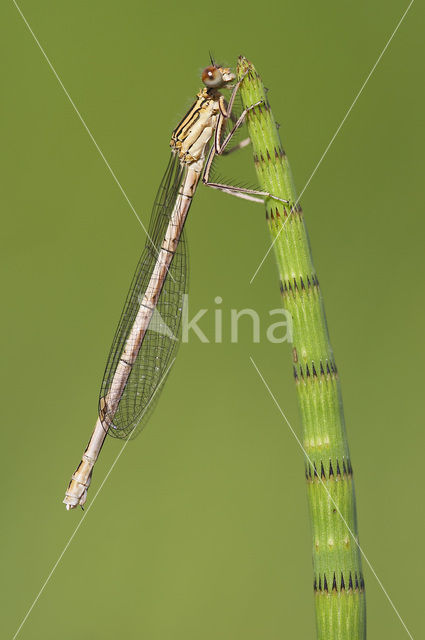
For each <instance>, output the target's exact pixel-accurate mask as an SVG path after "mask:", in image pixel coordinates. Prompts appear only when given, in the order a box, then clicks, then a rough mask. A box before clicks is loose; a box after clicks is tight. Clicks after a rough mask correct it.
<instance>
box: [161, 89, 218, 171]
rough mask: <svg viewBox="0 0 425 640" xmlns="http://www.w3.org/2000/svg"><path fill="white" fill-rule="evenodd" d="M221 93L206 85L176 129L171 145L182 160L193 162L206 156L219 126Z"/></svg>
mask: <svg viewBox="0 0 425 640" xmlns="http://www.w3.org/2000/svg"><path fill="white" fill-rule="evenodd" d="M221 97H222V96H221V94H220V93H219V92H218V91H216V90H215V89H207V88H206V87H204V88H203V89H202V90H201V91H200V92H199V93H198V95H197V100H196V102H195V103H194V104H193V105H192V107H191V108H190V109H189V111H188V112H187V114H186V115H185V116H184V118H183V119H182V120H181V122H180V124H179V125H178V126H177V127H176V128H175V129H174V131H173V134H172V136H171V142H170V146H171V148H172V149H173V151H174V152H175V153H177V154H178V156H179V159H180V162H182V163H184V164H192V163H193V162H197V161H199V160H203V159H204V157H205V149H206V147H207V145H208V144H209V142H210V140H211V138H212V136H213V134H214V131H215V129H216V127H217V119H218V117H219V114H220V98H221Z"/></svg>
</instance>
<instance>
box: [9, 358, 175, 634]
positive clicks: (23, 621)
mask: <svg viewBox="0 0 425 640" xmlns="http://www.w3.org/2000/svg"><path fill="white" fill-rule="evenodd" d="M175 360H176V359H175V358H173V360H172V361H171V364H170V365H169V367H168V369H167V370H166V372H165V373H164V375H163V376H162V378H161V380H160V382H159V384H158V386H157V387H156V389H155V391H154V392H153V394H152V397H151V399H150V400H149V402H148V404H147V405H146V407H145V411H146V410H147V408H148V407H149V405H150V403H151V402H152V400H153V399H154V397H155V395H156V393H157V391H158V389H160V388H161V385H162V383H163V382H164V380H165V378H166V377H167V375H168V372H169V371H170V369H171V367H172V366H173V364H174V362H175ZM131 433H132V432H131V431H130V433H129V434H128V437H127V438H126V440H125V441H124V444H123V446H122V447H121V449H120V450H119V452H118V455H117V456H116V458H115V460H114V461H113V463H112V464H111V466H110V468H109V471H108V473H107V474H106V476H105V477H104V478H103V480H102V483H101V485H100V487H99V489H98V490H97V491H96V493H95V494H94V496H93V498H92V500H91V502H90V504H89V506H88V507H87V509H85V511H84V514H83V517H82V518H81V520H80V521H79V523H78V524H77V526H76V527H75V529H74V531H73V533H72V535H71V536H70V537H69V539H68V542H67V543H66V545H65V546H64V548H63V550H62V551H61V553H60V554H59V557H58V559H57V560H56V562H55V564H54V565H53V567H52V569H51V571H50V573H49V575H48V576H47V578H46V579H45V581H44V582H43V584H42V586H41V589H40V591H39V592H38V593H37V595H36V597H35V598H34V600H33V602H32V604H31V606H30V608H29V609H28V611H27V612H26V614H25V616H24V618H23V620H22V622H21V624H20V625H19V627H18V628H17V630H16V632H15V635H14V636H13V637H12V640H16V638H17V637H18V634H19V632H20V631H21V629H22V627H23V626H24V624H25V623H26V621H27V619H28V617H29V615H30V613H31V611H32V610H33V609H34V607H35V605H36V604H37V602H38V600H39V598H40V596H41V594H42V593H43V591H44V589H45V588H46V587H47V585H48V583H49V582H50V579H51V577H52V576H53V574H54V572H55V571H56V569H57V566H58V564H59V563H60V561H61V560H62V558H63V556H64V555H65V553H66V551H67V550H68V547H69V545H70V544H71V542H72V541H73V539H74V538H75V535H76V533H77V531H78V529H79V528H80V527H81V525H82V524H83V522H84V520H85V519H86V517H87V514H88V512H89V511H90V509H91V508H92V506H93V504H94V501H95V500H96V498H97V496H98V495H99V493H100V492H101V491H102V489H103V485H104V484H105V482H106V481H107V479H108V478H109V476H110V475H111V473H112V470H113V468H114V467H115V465H116V464H117V462H118V460H119V458H120V457H121V454H122V453H123V452H124V449H125V448H126V446H127V445H128V443H129V442H130V436H131Z"/></svg>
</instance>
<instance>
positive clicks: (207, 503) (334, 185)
mask: <svg viewBox="0 0 425 640" xmlns="http://www.w3.org/2000/svg"><path fill="white" fill-rule="evenodd" d="M406 6H407V2H400V1H393V0H391V1H389V0H386V1H385V2H384V1H383V0H380V1H379V2H372V3H370V2H356V3H354V2H331V1H327V0H325V1H324V2H320V3H314V2H312V1H311V0H310V1H306V0H301V1H298V2H288V1H285V2H262V3H261V2H244V3H243V4H240V3H238V4H228V3H224V2H219V3H215V4H212V3H208V4H205V3H204V4H202V3H200V2H199V1H197V2H193V1H190V2H183V3H170V2H168V3H160V2H157V3H149V4H147V3H141V2H135V1H129V0H125V1H123V2H120V3H115V2H104V1H103V2H100V1H99V0H96V1H92V2H89V3H87V2H82V1H81V0H78V1H74V2H72V3H63V2H54V1H53V0H52V1H49V2H45V1H42V2H38V3H32V2H29V1H28V0H25V1H23V2H22V5H21V8H22V10H23V12H24V14H25V15H26V17H27V19H28V21H29V23H30V24H31V26H32V28H33V30H34V32H35V34H36V35H37V37H38V38H39V40H40V42H41V44H42V45H43V47H45V50H46V52H47V54H48V56H49V57H50V58H51V60H52V63H53V65H54V66H55V68H56V70H57V72H58V74H59V75H60V77H61V79H62V81H63V82H64V84H65V86H66V88H67V90H68V91H69V93H70V95H71V96H72V98H73V100H74V101H75V103H76V105H77V106H78V108H79V109H80V110H81V113H82V114H83V117H84V118H85V119H86V121H87V124H88V126H89V128H90V129H91V131H92V133H93V135H94V137H95V139H96V141H97V142H98V144H99V145H100V147H101V148H102V150H103V152H104V153H105V156H106V157H107V159H108V161H109V162H110V164H111V166H112V167H113V169H114V171H115V172H116V174H117V176H118V178H119V180H120V181H121V183H122V185H123V188H124V189H125V191H126V193H127V194H128V196H129V198H130V200H131V201H132V203H133V204H134V206H135V208H136V210H137V211H138V213H139V214H140V216H141V218H142V219H143V221H144V222H145V223H147V221H148V218H149V213H150V209H151V205H152V201H153V198H154V195H155V191H156V188H157V184H158V183H159V180H160V178H161V175H162V172H163V170H164V169H165V166H166V163H167V157H168V141H169V136H170V133H171V130H172V129H173V127H174V126H175V125H176V123H177V122H178V121H179V119H180V118H181V116H182V115H183V114H184V113H185V111H186V109H187V108H188V106H189V105H190V104H191V102H192V100H193V96H194V94H195V92H196V91H198V89H199V86H200V82H199V73H200V70H202V68H203V67H204V66H205V65H206V64H208V50H209V49H211V50H212V51H213V52H214V54H215V56H216V57H217V59H218V60H219V61H222V62H225V63H228V64H232V65H234V64H235V62H236V58H237V55H239V54H241V53H243V54H244V55H246V56H247V57H248V58H249V59H251V60H252V61H253V62H254V64H255V65H256V67H257V68H258V70H259V71H260V73H261V74H262V76H263V79H264V82H265V84H266V86H268V87H269V88H270V90H271V91H270V94H269V96H270V101H271V103H272V107H273V111H274V114H275V117H276V119H277V120H278V121H279V122H280V123H281V135H282V139H283V144H284V147H285V149H286V151H287V153H288V155H289V158H290V160H291V163H292V168H293V172H294V176H295V181H296V184H297V186H298V189H299V190H301V188H302V187H303V186H304V184H305V183H306V181H307V179H308V178H309V176H310V174H311V172H312V170H313V169H314V167H315V165H316V163H317V162H318V160H319V158H320V156H321V155H322V153H323V151H324V149H325V147H326V146H327V144H328V142H329V140H330V138H331V137H332V135H333V133H334V132H335V130H336V128H337V126H338V124H339V123H340V121H341V119H342V118H343V116H344V114H345V113H346V110H347V109H348V107H349V106H350V104H351V103H352V100H353V99H354V97H355V95H356V93H357V91H358V90H359V88H360V86H361V84H362V82H363V81H364V80H365V78H366V76H367V74H368V72H369V70H370V68H371V67H372V65H373V63H374V62H375V61H376V59H377V57H378V55H379V53H380V51H381V50H382V48H383V46H384V44H385V42H386V41H387V39H388V38H389V36H390V34H391V33H392V31H393V29H394V28H395V25H396V24H397V22H398V20H399V18H400V17H401V15H402V13H403V11H404V10H405V8H406ZM0 24H1V26H2V37H1V39H0V47H1V52H0V57H1V60H2V74H1V78H2V99H1V107H0V109H1V120H0V122H1V124H0V127H1V140H2V144H1V151H2V152H1V154H0V156H1V181H2V189H1V208H2V236H3V242H2V258H3V259H4V267H3V268H2V284H1V287H2V289H1V291H2V302H3V304H2V314H1V321H2V325H3V326H2V336H3V346H2V359H1V361H2V382H1V385H2V398H3V400H2V431H3V439H2V443H3V455H2V474H1V475H2V492H1V493H2V527H1V532H0V536H1V550H2V552H1V553H2V563H1V567H2V587H1V588H2V590H3V593H2V594H1V599H0V602H1V604H0V607H1V609H2V614H1V618H2V623H1V626H2V632H1V637H4V638H11V637H12V636H13V634H14V633H15V631H16V629H17V628H18V625H19V624H20V622H21V620H22V618H23V617H24V615H25V613H26V611H27V610H28V608H29V606H30V605H31V603H32V601H33V599H34V598H35V596H36V594H37V593H38V591H39V590H40V588H41V586H42V584H43V582H44V580H45V579H46V577H47V576H48V574H49V572H50V571H51V569H52V567H53V565H54V563H55V561H56V560H57V558H58V556H59V554H60V553H61V551H62V550H63V548H64V546H65V544H66V542H67V540H68V539H69V537H70V536H71V534H72V533H73V531H74V529H75V526H76V525H77V523H78V522H79V520H80V519H81V518H82V516H83V513H82V512H81V511H75V512H72V513H67V512H66V511H65V508H64V507H63V505H62V504H61V500H62V498H63V494H64V490H65V487H66V485H67V483H68V481H69V477H70V475H71V473H72V472H73V470H74V468H75V467H76V465H77V463H78V461H79V460H80V456H81V453H82V451H83V449H84V447H85V445H86V442H87V440H88V438H89V435H90V433H91V430H92V427H93V425H94V421H95V417H96V410H97V395H98V389H99V385H100V381H101V378H102V374H103V368H104V365H105V360H106V356H107V353H108V349H109V346H110V343H111V340H112V336H113V332H114V329H115V325H116V323H117V321H118V317H119V314H120V311H121V306H122V303H123V300H124V296H125V294H126V291H127V287H128V285H129V282H130V278H131V275H132V272H133V269H134V267H135V263H136V261H137V259H138V255H139V253H140V251H141V249H142V247H143V245H144V242H145V236H144V233H143V231H142V229H141V227H140V225H139V223H138V222H137V220H136V218H135V216H134V214H133V213H132V211H131V210H130V208H129V206H128V204H127V202H126V201H125V199H124V197H123V196H122V194H121V193H120V191H119V190H118V188H117V186H116V184H115V183H114V181H113V179H112V177H111V175H110V174H109V173H108V170H107V168H106V167H105V164H104V163H103V161H102V160H101V158H100V156H99V154H98V152H97V151H96V149H95V147H94V146H93V144H92V142H91V141H90V139H89V137H88V135H87V132H86V131H85V130H84V129H83V127H82V125H81V122H80V121H79V120H78V118H77V117H76V114H75V112H74V111H73V110H72V108H71V105H70V104H69V102H68V101H67V99H66V97H65V95H64V93H63V91H62V89H61V88H60V86H59V84H58V82H57V80H56V79H55V77H54V76H53V74H52V72H51V70H50V69H49V67H48V65H47V63H46V61H45V60H44V59H43V57H42V55H41V52H40V51H39V49H38V48H37V46H36V44H35V42H34V40H33V39H32V37H31V35H30V33H29V32H28V30H27V28H26V27H25V25H24V22H23V21H22V19H21V17H20V16H19V14H18V12H17V10H16V8H15V7H14V5H13V3H12V2H3V3H2V7H1V15H0ZM422 43H423V9H422V8H421V7H420V5H419V3H415V4H414V5H413V7H412V9H411V12H410V14H409V15H408V16H407V18H406V20H405V22H404V24H403V25H402V26H401V28H400V31H399V32H398V33H397V34H396V36H395V37H394V40H393V42H392V43H391V45H390V47H389V49H388V51H387V52H386V53H385V55H384V57H383V59H382V61H381V63H380V64H379V66H378V68H377V70H376V72H375V74H374V76H373V77H372V78H371V80H370V82H369V84H368V86H367V87H366V89H365V91H364V93H363V94H362V96H361V97H360V99H359V101H358V103H357V104H356V105H355V107H354V108H353V111H352V113H351V114H350V116H349V117H348V119H347V121H346V123H345V125H344V127H343V128H342V130H341V132H340V134H339V135H338V137H337V138H336V140H335V142H334V144H333V146H332V147H331V149H330V151H329V153H328V155H327V156H326V158H325V160H324V162H323V164H322V165H321V166H320V168H319V170H318V172H317V174H316V175H315V177H314V178H313V180H312V182H311V184H310V186H309V187H308V189H307V190H306V192H305V194H304V196H303V199H302V203H303V208H304V211H305V216H306V221H307V226H308V229H309V234H310V239H311V242H312V248H313V255H314V259H315V263H316V267H317V270H318V274H319V279H320V283H321V287H322V291H323V293H324V297H325V304H326V309H327V314H328V322H329V326H330V332H331V339H332V342H333V346H334V349H335V355H336V362H337V364H338V367H339V371H340V374H341V377H342V388H343V394H344V400H345V412H346V418H347V426H348V435H349V442H350V447H351V455H352V460H353V465H354V471H355V482H356V490H357V501H358V514H359V528H360V541H361V544H362V546H363V548H364V550H365V552H366V554H367V556H368V557H369V559H370V561H371V562H372V564H373V566H374V568H375V570H376V572H377V574H378V575H379V577H380V579H381V580H382V582H383V584H384V586H385V588H386V589H387V590H388V592H389V593H390V595H391V597H392V599H393V601H394V603H395V605H396V606H397V608H398V609H399V611H400V614H401V616H402V617H403V618H404V620H405V622H406V624H407V626H408V627H409V629H410V631H411V633H412V634H413V635H414V636H415V637H419V635H420V630H421V628H422V629H423V619H422V622H421V618H422V611H423V527H424V523H425V516H424V511H423V491H422V482H423V471H422V466H423V445H424V437H423V398H424V391H423V386H424V385H423V377H424V374H423V362H424V357H425V353H424V341H423V325H424V311H425V300H424V295H423V290H424V286H423V233H424V228H425V226H424V216H423V202H424V188H423V184H424V183H423V148H424V142H425V140H424V136H423V130H424V127H423V118H424V116H423V113H424V90H423V86H424V85H423V66H422V64H423V48H422ZM238 164H240V167H241V168H240V169H238V177H240V175H239V174H241V177H242V178H243V176H244V172H245V168H246V171H247V172H248V173H249V172H252V167H251V163H250V154H249V152H245V154H244V155H241V156H240V159H238ZM234 166H235V165H234V164H233V165H232V169H231V172H232V171H234ZM220 172H221V173H222V174H223V175H227V173H226V160H225V159H223V160H222V161H221V164H220ZM250 175H251V174H250ZM230 178H232V175H230ZM187 230H188V236H189V242H190V258H191V265H190V281H191V289H190V291H191V293H190V307H191V310H193V311H196V310H198V309H200V308H208V309H209V313H208V314H207V315H206V316H205V318H204V319H203V320H202V322H201V323H200V326H201V327H202V329H203V330H204V331H205V333H206V334H207V335H208V336H209V337H210V338H212V336H213V330H214V315H213V310H214V309H215V308H216V306H217V305H215V303H214V298H215V297H216V296H221V297H222V298H223V303H222V305H220V306H221V308H222V309H223V318H224V320H223V322H224V336H223V342H222V344H214V343H213V342H211V343H210V344H201V343H200V342H199V340H197V338H196V337H193V336H192V339H191V340H190V342H189V343H188V344H184V345H182V347H181V349H180V352H179V356H178V359H177V362H176V365H175V367H174V370H173V372H172V374H171V376H170V379H169V381H168V383H167V386H166V389H165V390H164V391H163V394H162V398H161V401H160V403H159V404H158V407H157V409H156V410H155V413H154V414H153V416H152V418H151V420H150V423H149V426H148V428H147V429H146V430H145V431H144V432H143V434H142V435H141V436H140V437H139V438H138V439H137V440H136V441H135V442H133V443H130V444H129V446H128V447H127V448H126V450H125V451H124V453H123V455H122V456H121V458H120V460H119V461H118V463H117V465H116V467H115V468H114V470H113V472H112V474H111V475H110V477H109V479H108V480H107V482H106V484H105V486H104V488H103V489H102V491H101V492H100V494H99V497H98V498H97V500H96V501H95V503H94V504H93V508H92V509H90V511H89V512H88V514H87V517H86V519H85V520H84V522H83V524H82V526H81V528H80V529H79V530H78V532H77V534H76V535H75V538H74V539H73V541H72V542H71V544H70V546H69V548H68V550H67V551H66V553H65V555H64V556H63V558H62V560H61V562H60V564H59V566H58V567H57V569H56V571H55V572H54V574H53V577H52V578H51V580H50V582H49V584H48V585H47V587H46V589H45V591H44V592H43V594H42V595H41V597H40V599H39V601H38V603H37V604H36V606H35V607H34V609H33V611H32V613H31V615H30V617H29V618H28V620H27V622H26V624H25V626H24V627H23V628H22V631H21V633H20V636H19V637H21V638H22V639H24V638H25V639H28V640H30V639H35V638H41V637H42V638H44V639H45V640H47V639H50V638H52V639H53V638H54V639H57V638H61V639H63V640H68V639H71V638H75V637H79V638H103V639H107V638H116V637H122V638H149V639H152V640H168V639H173V640H174V639H179V638H182V639H183V638H185V640H191V639H195V638H196V639H198V638H203V639H204V640H209V639H211V640H212V639H216V638H220V639H223V640H230V639H232V640H233V639H235V638H244V640H248V639H258V638H265V639H267V640H272V639H278V638H289V637H291V638H313V637H314V613H313V595H312V571H311V559H310V544H311V543H310V531H309V522H308V513H307V504H306V495H305V484H304V478H303V460H302V454H301V452H300V450H299V448H298V445H297V444H296V442H295V440H294V438H293V436H292V435H291V433H290V432H289V430H288V427H287V425H286V424H285V423H284V421H283V420H282V418H281V416H280V414H279V413H278V411H277V409H276V407H275V406H274V404H273V403H272V401H271V399H270V397H269V396H268V394H267V391H266V389H265V387H264V386H263V383H262V382H261V380H260V379H259V377H258V375H257V373H256V372H255V370H254V368H253V366H252V365H251V363H250V360H249V356H250V355H252V356H253V358H254V359H255V361H256V363H257V365H258V366H259V368H260V369H261V371H262V372H263V374H264V376H265V378H266V380H267V381H268V383H269V384H270V386H271V388H272V390H273V392H274V393H275V394H276V396H277V398H278V400H279V403H280V405H281V407H282V409H283V410H284V412H285V413H286V415H287V417H288V419H289V420H290V421H291V423H292V424H293V425H294V427H295V428H296V429H297V430H298V432H299V430H300V424H299V417H298V409H297V406H296V398H295V389H294V386H293V381H292V374H291V366H290V347H289V346H288V345H287V344H283V345H272V344H269V343H268V342H267V341H266V340H265V338H264V335H265V327H266V326H267V325H268V323H270V319H269V318H268V310H269V309H273V308H277V307H279V306H280V297H279V288H278V281H277V271H276V268H275V265H274V261H273V257H272V255H270V256H269V258H268V259H267V260H266V262H265V263H264V265H263V268H262V269H261V271H260V272H259V274H258V276H257V277H256V279H255V280H254V282H253V284H252V285H250V284H249V280H250V277H251V276H252V274H253V272H254V271H255V269H256V267H257V265H258V263H259V261H260V260H261V258H262V257H263V255H264V253H265V251H266V249H267V247H268V245H269V237H268V231H267V228H266V224H265V221H264V211H263V209H262V208H261V207H260V206H258V205H255V204H252V203H246V202H244V201H239V200H237V199H236V198H230V197H228V196H226V195H224V194H222V193H219V192H215V191H213V190H208V189H206V188H201V189H199V193H198V194H197V197H196V199H195V203H194V205H193V207H192V209H191V213H190V220H189V222H188V227H187ZM245 307H252V308H254V309H257V310H258V311H259V313H261V317H262V339H261V342H260V344H253V343H252V336H251V330H250V326H249V322H248V321H247V320H246V321H245V323H242V321H241V327H242V325H243V327H244V329H243V330H242V331H241V332H240V339H239V342H238V343H237V344H231V343H230V338H229V315H230V309H231V308H234V309H238V310H240V309H242V308H245ZM191 313H192V312H191ZM263 321H264V322H263ZM120 446H121V443H120V442H117V441H113V440H108V441H107V442H106V445H105V447H104V450H103V452H102V456H101V458H100V460H99V462H98V464H97V466H96V470H95V474H94V480H93V484H92V488H91V491H90V493H89V504H90V503H91V500H92V498H93V496H94V494H95V491H96V489H97V488H98V487H99V485H100V483H101V481H102V479H103V478H104V476H105V474H106V473H107V471H108V469H109V467H110V465H111V463H112V461H113V460H114V458H115V456H116V455H117V453H118V452H119V449H120ZM364 568H365V577H366V588H367V606H368V629H369V637H371V638H378V637H379V638H383V637H385V638H388V639H390V638H391V639H393V638H394V639H396V638H404V637H407V634H406V632H405V631H404V630H403V628H402V626H401V624H400V622H399V620H398V619H397V617H396V615H395V613H394V611H393V610H392V609H391V607H390V605H389V603H388V601H387V600H386V598H385V596H384V594H383V592H382V590H381V589H380V587H379V585H378V584H377V582H376V580H375V578H374V576H373V575H372V573H371V571H370V570H369V569H368V568H367V567H364Z"/></svg>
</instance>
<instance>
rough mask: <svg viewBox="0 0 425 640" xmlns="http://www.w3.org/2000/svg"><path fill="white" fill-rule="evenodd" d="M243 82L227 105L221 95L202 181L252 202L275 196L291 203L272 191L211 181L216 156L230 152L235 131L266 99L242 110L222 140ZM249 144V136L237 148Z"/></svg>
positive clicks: (260, 201) (235, 88)
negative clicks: (229, 145)
mask: <svg viewBox="0 0 425 640" xmlns="http://www.w3.org/2000/svg"><path fill="white" fill-rule="evenodd" d="M244 77H245V76H244ZM242 82H243V78H241V80H239V82H238V83H237V84H236V85H235V87H234V89H233V91H232V95H231V97H230V100H229V104H228V106H227V107H226V101H225V100H224V97H223V96H220V98H219V108H220V113H219V116H218V122H217V127H216V130H215V135H214V144H213V145H212V146H211V149H210V152H209V154H208V157H207V162H206V164H205V169H204V172H203V174H202V182H203V183H204V184H205V185H207V186H208V187H212V188H213V189H219V190H220V191H224V192H225V193H230V194H231V195H233V196H237V197H238V198H243V199H244V200H250V201H251V202H259V203H264V202H265V198H273V200H277V201H278V202H283V203H284V204H289V200H283V199H282V198H278V197H277V196H274V195H273V194H272V193H267V192H266V191H260V190H258V189H246V188H244V187H234V186H232V185H228V184H222V183H220V182H210V180H209V176H210V171H211V166H212V163H213V160H214V158H215V156H216V155H223V154H225V153H230V151H228V152H226V151H225V149H226V147H227V145H228V144H229V142H230V140H231V139H232V137H233V136H234V135H235V132H236V131H237V129H238V128H239V127H240V126H241V124H242V123H243V121H244V120H245V118H246V116H247V114H248V113H249V111H251V110H252V109H255V107H258V106H259V105H260V104H263V103H264V100H259V101H258V102H255V103H254V104H252V105H250V106H249V107H246V108H245V109H244V110H243V111H242V113H241V115H240V117H239V118H238V119H237V120H236V122H235V124H234V125H233V127H232V129H231V131H230V132H229V134H228V135H227V136H226V138H225V139H224V141H223V142H221V136H222V131H223V126H224V124H225V122H226V120H228V119H229V118H231V115H232V107H233V103H234V101H235V97H236V93H237V91H238V89H239V87H240V85H241V83H242ZM247 144H249V138H248V139H247V140H243V141H242V142H241V143H240V144H239V145H238V147H237V148H242V147H245V146H246V145H247ZM257 196H262V197H257Z"/></svg>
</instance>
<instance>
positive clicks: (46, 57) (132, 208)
mask: <svg viewBox="0 0 425 640" xmlns="http://www.w3.org/2000/svg"><path fill="white" fill-rule="evenodd" d="M12 2H13V4H14V5H15V7H16V9H17V10H18V12H19V15H20V16H21V18H22V20H23V21H24V23H25V25H26V27H27V28H28V31H29V32H30V34H31V35H32V37H33V39H34V41H35V43H36V44H37V46H38V48H39V49H40V51H41V53H42V54H43V56H44V58H45V60H46V62H47V64H48V65H49V67H50V69H51V70H52V72H53V74H54V76H55V78H56V80H57V81H58V82H59V84H60V86H61V88H62V89H63V92H64V93H65V95H66V97H67V98H68V100H69V102H70V104H71V106H72V108H73V109H74V111H75V113H76V114H77V116H78V118H79V120H80V122H81V124H82V125H83V127H84V129H85V130H86V131H87V133H88V135H89V138H90V140H91V141H92V142H93V144H94V146H95V147H96V149H97V151H98V153H99V155H100V157H101V158H102V160H103V162H104V163H105V165H106V167H107V168H108V171H109V173H110V174H111V176H112V177H113V179H114V180H115V183H116V185H117V186H118V189H119V190H120V191H121V193H122V195H123V196H124V198H125V200H126V201H127V203H128V205H129V207H130V209H131V210H132V212H133V213H134V215H135V216H136V218H137V220H138V221H139V223H140V225H141V227H142V229H143V231H144V232H145V234H146V235H147V237H148V238H149V241H150V242H151V244H152V246H153V247H154V249H155V251H157V249H156V247H155V244H154V242H153V240H152V238H151V237H150V235H149V233H148V231H147V229H146V227H145V225H144V224H143V222H142V221H141V219H140V217H139V215H138V213H137V211H136V209H135V208H134V206H133V204H132V203H131V201H130V199H129V197H128V196H127V194H126V192H125V191H124V188H123V187H122V185H121V183H120V181H119V180H118V178H117V176H116V175H115V172H114V170H113V169H112V167H111V165H110V164H109V162H108V161H107V159H106V158H105V155H104V153H103V151H102V149H101V148H100V147H99V145H98V144H97V142H96V140H95V138H94V136H93V134H92V132H91V131H90V129H89V128H88V126H87V124H86V121H85V120H84V118H83V116H82V115H81V113H80V112H79V110H78V108H77V106H76V104H75V102H74V101H73V99H72V98H71V96H70V95H69V93H68V91H67V89H66V87H65V85H64V84H63V82H62V80H61V79H60V77H59V75H58V73H57V71H56V69H55V68H54V66H53V64H52V63H51V61H50V59H49V57H48V55H47V53H46V52H45V50H44V49H43V47H42V46H41V44H40V42H39V40H38V38H37V36H36V35H35V33H34V31H33V30H32V29H31V27H30V25H29V23H28V20H27V19H26V17H25V16H24V14H23V13H22V11H21V9H20V7H19V5H18V3H17V2H16V0H12ZM157 253H158V251H157Z"/></svg>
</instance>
